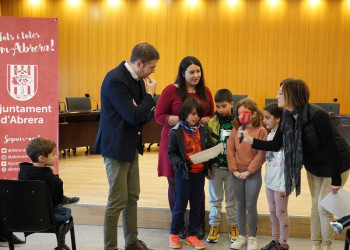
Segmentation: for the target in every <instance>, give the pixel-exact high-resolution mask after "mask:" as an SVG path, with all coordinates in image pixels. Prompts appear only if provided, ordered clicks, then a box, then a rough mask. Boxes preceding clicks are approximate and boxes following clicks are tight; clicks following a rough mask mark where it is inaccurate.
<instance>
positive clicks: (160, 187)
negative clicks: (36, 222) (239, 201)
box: [59, 145, 350, 216]
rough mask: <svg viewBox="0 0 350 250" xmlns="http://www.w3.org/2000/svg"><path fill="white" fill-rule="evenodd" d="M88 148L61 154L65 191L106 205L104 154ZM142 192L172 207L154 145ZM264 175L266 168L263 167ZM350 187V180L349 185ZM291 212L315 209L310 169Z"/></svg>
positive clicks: (264, 210)
mask: <svg viewBox="0 0 350 250" xmlns="http://www.w3.org/2000/svg"><path fill="white" fill-rule="evenodd" d="M84 152H85V148H78V149H77V154H76V155H75V156H74V155H73V154H72V153H71V155H70V156H69V155H67V156H66V157H62V156H60V158H59V174H60V177H61V179H62V180H63V182H64V192H65V194H66V195H67V196H79V197H80V204H96V205H105V204H106V203H107V196H108V182H107V177H106V171H105V165H104V163H103V158H102V157H101V156H100V155H94V154H89V155H85V153H84ZM139 162H140V176H141V177H140V178H141V195H140V200H139V206H140V207H156V208H168V207H169V206H168V198H167V190H168V184H167V180H166V178H165V177H158V173H157V162H158V148H157V146H156V145H152V147H151V152H147V151H145V153H144V155H143V156H140V158H139ZM262 173H263V176H264V168H263V170H262ZM208 186H209V184H208V181H207V180H206V184H205V190H206V204H208V205H207V206H206V209H207V210H209V209H210V206H209V203H208V198H209V195H208V194H209V193H208ZM345 189H347V190H350V181H348V182H347V184H346V185H345ZM288 207H289V215H295V216H309V215H310V211H311V198H310V192H309V189H308V184H307V179H306V172H305V169H303V170H302V185H301V194H300V195H299V196H298V197H295V193H292V195H291V197H290V198H289V206H288ZM258 212H259V214H268V213H269V211H268V205H267V200H266V194H265V187H264V182H263V186H262V188H261V192H260V195H259V200H258Z"/></svg>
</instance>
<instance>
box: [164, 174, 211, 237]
mask: <svg viewBox="0 0 350 250" xmlns="http://www.w3.org/2000/svg"><path fill="white" fill-rule="evenodd" d="M204 181H205V177H204V172H200V173H196V174H193V173H189V180H183V179H181V178H176V184H175V206H174V210H173V215H172V219H171V228H170V233H171V234H176V235H177V234H179V232H180V228H181V223H182V222H183V219H184V214H185V211H186V208H187V204H188V201H190V214H189V222H188V229H187V232H188V236H194V235H197V230H198V225H199V221H200V217H201V216H200V211H201V204H202V199H203V192H204Z"/></svg>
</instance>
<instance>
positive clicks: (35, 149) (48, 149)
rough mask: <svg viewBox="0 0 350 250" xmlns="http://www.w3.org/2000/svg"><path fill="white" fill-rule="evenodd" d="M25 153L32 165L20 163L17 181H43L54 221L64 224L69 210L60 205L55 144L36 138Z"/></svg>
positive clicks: (62, 196)
mask: <svg viewBox="0 0 350 250" xmlns="http://www.w3.org/2000/svg"><path fill="white" fill-rule="evenodd" d="M26 151H27V154H28V156H29V158H30V159H31V160H32V161H33V164H32V163H28V162H23V163H20V164H19V167H20V170H19V173H18V179H19V180H41V181H44V182H45V183H46V184H47V186H48V188H49V192H50V194H51V200H52V203H53V207H54V216H55V219H56V221H57V222H64V221H66V220H68V219H69V218H70V216H71V210H70V209H69V208H66V207H62V206H61V205H60V204H61V203H62V202H63V200H64V195H63V182H62V180H61V179H60V178H59V177H58V174H57V173H56V169H55V168H54V167H53V165H54V164H55V162H56V160H57V155H56V143H55V142H54V141H52V140H50V139H45V138H42V137H37V138H34V139H32V140H31V141H30V142H29V143H28V145H27V148H26ZM66 199H68V200H70V201H72V202H75V203H76V202H78V201H79V198H78V197H72V198H68V197H67V198H66ZM63 246H64V247H63V248H64V249H69V247H68V246H66V244H65V243H64V239H63Z"/></svg>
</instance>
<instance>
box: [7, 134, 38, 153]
mask: <svg viewBox="0 0 350 250" xmlns="http://www.w3.org/2000/svg"><path fill="white" fill-rule="evenodd" d="M36 137H40V135H38V136H34V137H9V136H8V135H5V136H4V144H7V143H9V142H10V143H14V142H21V141H30V140H31V139H33V138H36ZM22 150H23V151H22ZM8 152H9V153H10V152H12V153H15V152H24V149H16V148H13V149H10V148H9V149H8Z"/></svg>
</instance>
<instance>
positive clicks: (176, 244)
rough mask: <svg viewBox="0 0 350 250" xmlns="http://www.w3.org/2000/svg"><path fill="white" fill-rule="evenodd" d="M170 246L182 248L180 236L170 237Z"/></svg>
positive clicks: (171, 235) (173, 235) (172, 235)
mask: <svg viewBox="0 0 350 250" xmlns="http://www.w3.org/2000/svg"><path fill="white" fill-rule="evenodd" d="M169 245H170V247H171V248H181V242H180V237H179V235H178V234H170V235H169Z"/></svg>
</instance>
